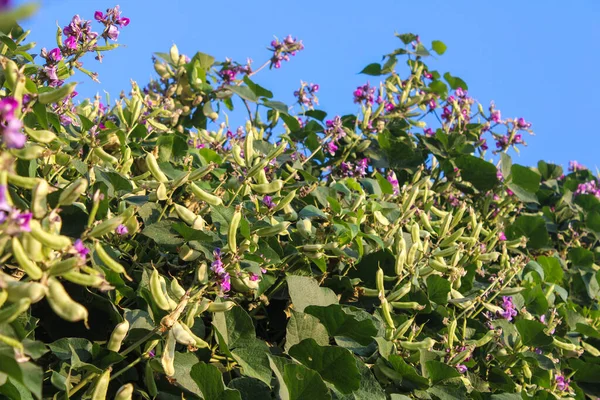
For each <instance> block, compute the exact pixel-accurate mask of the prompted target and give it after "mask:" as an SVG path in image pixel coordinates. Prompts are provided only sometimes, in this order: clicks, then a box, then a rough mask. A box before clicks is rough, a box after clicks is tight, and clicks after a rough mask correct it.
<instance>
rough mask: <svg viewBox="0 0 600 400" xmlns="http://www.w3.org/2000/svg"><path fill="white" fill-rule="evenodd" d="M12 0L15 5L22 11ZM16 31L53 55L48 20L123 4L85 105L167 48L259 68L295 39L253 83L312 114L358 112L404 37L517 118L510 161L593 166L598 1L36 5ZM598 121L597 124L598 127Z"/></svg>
mask: <svg viewBox="0 0 600 400" xmlns="http://www.w3.org/2000/svg"><path fill="white" fill-rule="evenodd" d="M22 2H23V1H18V2H17V3H22ZM41 4H42V6H41V9H40V11H39V12H38V14H37V15H36V16H35V17H34V18H32V19H30V20H29V21H27V22H26V23H25V24H24V25H25V26H26V27H27V28H30V29H32V30H33V33H32V35H31V36H32V39H33V40H35V41H37V43H38V48H41V47H43V46H46V47H48V48H52V47H54V45H55V42H54V36H55V32H56V21H58V22H59V24H60V25H61V26H64V25H65V24H66V23H67V22H68V21H69V20H70V18H71V17H72V16H73V15H74V14H80V15H81V16H82V17H84V18H89V19H92V18H93V13H94V11H95V10H97V9H98V10H101V11H105V10H106V8H108V7H112V6H114V5H115V4H120V6H121V9H122V10H123V16H127V17H129V18H131V24H130V25H129V26H128V27H126V28H124V29H123V31H122V33H121V36H120V37H119V43H122V44H125V45H126V46H127V47H126V48H119V49H117V50H115V51H112V52H109V53H106V57H105V59H104V62H103V64H101V65H99V64H98V63H97V62H96V61H95V60H93V59H92V58H90V59H89V60H88V61H87V62H86V65H85V66H86V67H88V68H89V69H92V70H94V71H97V72H99V73H100V80H101V82H102V83H101V84H96V83H94V82H92V81H90V80H88V79H87V78H86V77H85V76H81V78H80V81H82V82H84V83H83V84H82V85H80V87H79V88H78V91H79V92H80V93H82V94H83V95H85V96H89V95H93V94H95V93H96V92H100V93H102V91H103V90H107V91H109V92H110V93H111V95H112V96H113V98H114V96H116V95H118V93H119V92H120V90H121V89H125V90H126V91H128V89H129V87H130V86H129V80H130V79H134V80H136V81H138V82H139V83H140V84H143V83H145V82H147V81H148V79H149V77H150V76H151V75H152V74H153V67H152V63H151V61H150V58H151V55H152V53H153V52H155V51H164V52H167V51H168V49H169V47H170V46H171V45H172V44H173V43H176V44H177V45H178V47H179V49H180V51H181V52H182V53H186V54H189V55H190V56H191V55H193V54H194V53H195V52H196V51H202V52H205V53H208V54H211V55H213V56H215V57H216V58H217V59H224V58H225V57H230V58H232V59H235V60H238V61H241V62H243V61H244V60H245V59H246V58H247V57H251V58H252V59H253V60H254V61H255V65H256V66H258V65H261V64H262V62H263V61H264V60H266V59H267V57H268V56H269V53H268V51H267V50H266V49H265V48H266V46H267V45H268V43H269V42H270V41H271V39H272V38H273V35H276V36H278V37H280V38H282V37H284V36H285V35H287V34H292V35H293V36H297V37H298V38H300V39H302V40H303V41H304V44H305V47H306V49H305V50H304V51H303V52H301V53H299V54H298V55H297V56H296V57H295V58H293V59H292V61H290V62H288V63H285V64H284V65H283V66H282V68H281V69H280V70H273V71H271V72H269V71H265V72H266V73H260V74H259V75H258V76H257V77H256V81H257V82H258V83H260V84H262V85H263V86H265V87H267V88H269V89H271V90H273V92H274V93H275V98H276V99H278V100H281V101H284V102H287V103H288V104H291V103H292V101H293V97H292V93H293V91H294V90H295V89H296V88H297V87H298V86H299V84H300V80H304V81H308V82H314V83H319V84H320V86H321V89H320V92H319V99H320V103H321V106H322V107H321V108H323V109H324V110H326V111H329V113H330V115H331V114H334V113H338V114H342V113H350V112H354V111H355V105H354V104H353V103H352V91H353V90H354V89H355V87H356V86H357V85H359V84H362V83H364V82H365V81H367V80H369V81H370V82H371V83H377V80H376V79H374V78H373V77H368V76H365V75H359V74H357V72H358V71H360V70H361V69H362V68H363V67H364V66H365V65H367V64H369V63H371V62H377V61H380V59H381V56H382V55H383V54H385V53H387V52H390V51H391V50H393V49H395V48H397V47H400V45H401V43H400V41H399V40H398V39H397V38H395V37H394V33H395V32H398V33H405V32H413V33H417V34H419V35H420V36H421V38H422V40H423V42H424V43H430V42H431V40H442V41H443V42H445V43H446V45H447V46H448V51H447V52H446V54H445V55H443V56H442V57H439V58H438V59H432V60H430V61H429V64H430V66H431V67H432V68H433V69H437V70H439V71H440V72H445V71H448V72H451V73H452V74H453V75H455V76H459V77H461V78H462V79H463V80H465V81H466V82H467V83H468V85H469V93H470V95H472V96H473V97H475V98H476V99H478V100H479V101H481V102H482V103H483V104H484V105H487V104H489V102H490V100H494V101H495V103H496V106H497V108H498V109H500V110H501V111H502V116H503V117H521V116H522V117H524V118H526V119H527V120H528V121H531V122H532V123H533V128H534V130H535V132H536V136H533V137H532V136H527V137H525V140H526V141H527V142H528V144H529V146H528V147H527V148H524V149H523V151H522V152H521V155H520V156H518V157H517V160H516V162H518V163H521V164H527V165H533V164H534V163H536V162H537V160H538V159H544V160H546V161H549V162H555V163H559V164H563V165H566V164H567V163H568V161H569V160H573V159H577V160H578V161H579V162H581V163H583V164H585V165H587V166H588V167H590V168H591V169H593V170H594V169H595V167H596V166H598V167H599V168H600V159H599V157H597V154H598V148H599V147H600V137H599V132H598V129H597V127H596V125H597V121H596V118H597V117H598V116H599V115H600V96H598V92H599V89H600V83H599V80H598V77H597V74H596V73H595V72H594V71H595V70H596V69H597V67H598V64H599V62H600V40H598V38H600V2H599V1H598V0H580V1H570V2H566V1H561V0H550V1H542V0H536V1H522V0H502V1H495V2H493V1H480V0H471V1H452V2H450V1H445V0H430V1H427V2H420V1H401V0H380V1H378V2H367V1H358V0H350V1H327V0H319V1H316V0H305V1H301V2H300V1H281V0H280V1H261V0H255V1H248V0H246V1H238V0H230V1H227V2H222V1H177V0H171V1H156V0H123V1H120V2H118V3H113V2H110V1H105V0H101V1H98V0H94V1H81V0H79V1H75V0H45V1H42V3H41ZM595 116H596V117H595Z"/></svg>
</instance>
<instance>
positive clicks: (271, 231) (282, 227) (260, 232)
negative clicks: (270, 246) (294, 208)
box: [254, 221, 291, 237]
mask: <svg viewBox="0 0 600 400" xmlns="http://www.w3.org/2000/svg"><path fill="white" fill-rule="evenodd" d="M290 224H291V223H290V222H288V221H285V222H280V223H278V224H275V225H273V226H267V227H264V228H260V229H257V230H256V231H255V232H254V233H255V234H256V235H257V236H259V237H264V236H273V235H278V234H281V233H284V232H287V229H288V227H289V226H290Z"/></svg>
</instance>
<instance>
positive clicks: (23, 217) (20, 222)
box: [15, 212, 33, 232]
mask: <svg viewBox="0 0 600 400" xmlns="http://www.w3.org/2000/svg"><path fill="white" fill-rule="evenodd" d="M32 218H33V214H32V213H30V212H24V213H23V212H20V213H18V214H17V215H15V222H16V224H17V226H18V227H19V229H20V230H21V232H31V228H30V227H29V222H31V219H32Z"/></svg>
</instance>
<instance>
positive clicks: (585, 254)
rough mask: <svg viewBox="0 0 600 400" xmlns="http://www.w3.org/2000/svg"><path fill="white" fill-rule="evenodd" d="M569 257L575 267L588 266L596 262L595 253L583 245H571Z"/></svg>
mask: <svg viewBox="0 0 600 400" xmlns="http://www.w3.org/2000/svg"><path fill="white" fill-rule="evenodd" d="M568 258H569V261H571V264H572V266H573V267H580V268H588V267H591V266H592V264H593V263H594V253H592V252H591V251H589V250H588V249H584V248H583V247H571V248H570V249H569V255H568Z"/></svg>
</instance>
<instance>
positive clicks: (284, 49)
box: [270, 35, 304, 68]
mask: <svg viewBox="0 0 600 400" xmlns="http://www.w3.org/2000/svg"><path fill="white" fill-rule="evenodd" d="M270 50H271V51H273V55H272V56H271V65H270V67H271V68H273V67H275V68H281V61H289V60H290V56H292V57H293V56H295V55H296V53H297V52H298V51H300V50H304V45H303V44H302V41H301V40H297V39H295V38H292V35H288V36H287V37H286V38H285V39H284V40H283V41H279V39H276V40H273V41H271V49H270Z"/></svg>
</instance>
